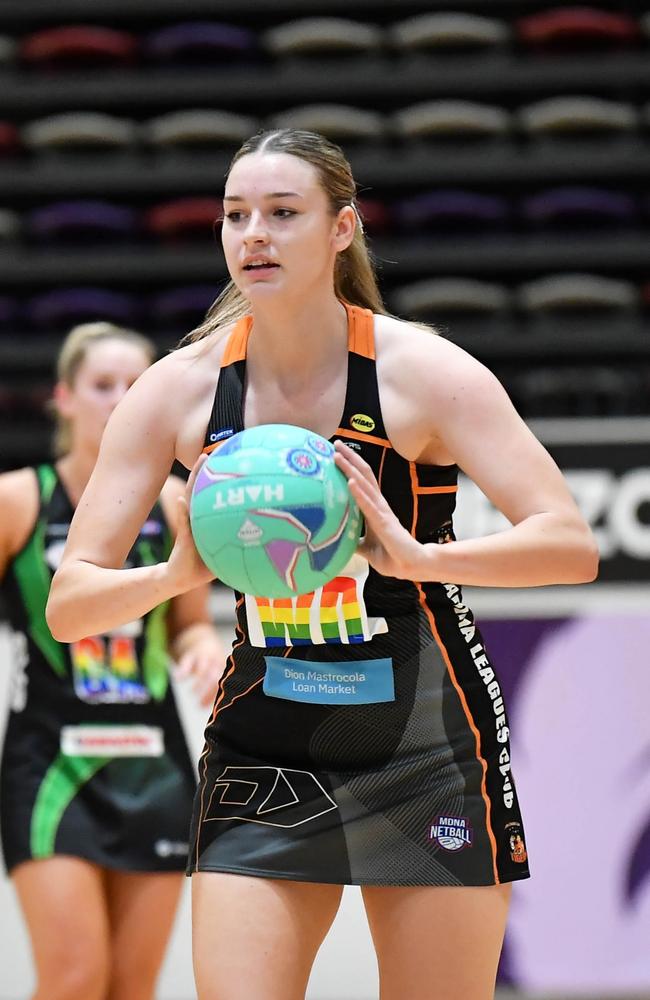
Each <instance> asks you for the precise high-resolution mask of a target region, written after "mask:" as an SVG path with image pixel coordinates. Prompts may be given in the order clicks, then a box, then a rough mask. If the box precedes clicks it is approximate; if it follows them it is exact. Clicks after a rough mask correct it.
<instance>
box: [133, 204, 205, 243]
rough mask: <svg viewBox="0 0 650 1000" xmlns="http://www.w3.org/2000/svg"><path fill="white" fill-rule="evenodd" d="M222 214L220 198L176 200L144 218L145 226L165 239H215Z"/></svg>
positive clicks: (154, 208)
mask: <svg viewBox="0 0 650 1000" xmlns="http://www.w3.org/2000/svg"><path fill="white" fill-rule="evenodd" d="M222 213H223V204H222V202H221V200H220V199H219V198H176V199H174V201H169V202H165V203H164V204H162V205H155V206H154V207H153V208H151V209H150V210H149V211H148V212H147V213H146V215H145V225H146V227H147V229H148V230H149V231H150V232H152V233H154V234H155V235H156V236H161V237H164V238H184V237H191V238H194V237H197V236H198V237H203V236H205V237H212V234H213V232H214V226H215V223H216V221H217V220H219V219H220V218H221V215H222Z"/></svg>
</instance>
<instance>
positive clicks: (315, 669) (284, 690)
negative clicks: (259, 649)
mask: <svg viewBox="0 0 650 1000" xmlns="http://www.w3.org/2000/svg"><path fill="white" fill-rule="evenodd" d="M264 660H265V661H266V674H265V676H264V685H263V690H264V694H266V695H269V696H270V697H272V698H284V699H286V700H287V701H306V702H309V703H310V704H312V705H371V704H374V703H376V702H383V701H395V682H394V678H393V661H392V659H391V658H390V657H388V658H386V659H380V660H347V661H345V662H341V661H339V662H336V663H319V662H316V661H313V660H297V659H293V658H291V657H289V656H265V657H264Z"/></svg>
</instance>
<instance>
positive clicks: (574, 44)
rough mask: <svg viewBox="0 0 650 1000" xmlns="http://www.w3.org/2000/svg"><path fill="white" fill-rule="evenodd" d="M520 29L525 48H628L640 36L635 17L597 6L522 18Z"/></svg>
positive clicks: (563, 8) (557, 9)
mask: <svg viewBox="0 0 650 1000" xmlns="http://www.w3.org/2000/svg"><path fill="white" fill-rule="evenodd" d="M516 29H517V36H518V38H519V39H520V41H521V42H523V43H524V44H525V45H528V46H530V47H533V48H543V49H549V50H558V49H561V48H565V47H571V48H592V47H594V46H598V47H601V46H606V47H611V46H620V45H624V46H627V45H631V44H633V43H635V42H636V41H637V40H638V38H639V35H640V27H639V23H638V21H637V20H636V19H635V18H633V17H631V16H629V15H627V14H624V13H613V12H610V11H606V10H599V9H597V8H595V7H556V8H553V9H551V10H547V11H542V12H541V13H538V14H531V15H529V16H528V17H522V18H521V19H519V20H518V21H517V23H516Z"/></svg>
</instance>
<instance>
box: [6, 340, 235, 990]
mask: <svg viewBox="0 0 650 1000" xmlns="http://www.w3.org/2000/svg"><path fill="white" fill-rule="evenodd" d="M154 357H155V348H154V345H153V344H152V343H151V342H150V341H148V340H147V339H145V338H144V337H142V336H141V335H140V334H138V333H135V332H133V331H130V330H125V329H122V328H120V327H115V326H113V325H111V324H109V323H90V324H84V325H83V326H79V327H76V328H75V329H73V330H72V331H71V333H70V334H69V335H68V337H67V339H66V340H65V342H64V344H63V346H62V349H61V351H60V354H59V359H58V373H57V374H58V381H57V384H56V388H55V393H54V401H53V407H54V410H55V413H56V420H57V434H56V442H55V451H56V455H57V458H56V461H55V462H54V463H53V464H43V465H40V466H38V467H37V468H22V469H19V470H17V471H14V472H7V473H4V474H3V475H2V476H0V580H1V586H2V591H3V596H4V599H5V604H6V607H7V614H8V618H9V622H10V625H11V629H12V649H13V666H14V683H13V692H12V699H11V711H10V716H9V721H8V726H7V731H6V736H5V744H4V751H3V758H2V787H1V798H0V809H1V823H2V846H3V852H4V859H5V865H6V868H7V870H8V871H9V873H10V875H11V877H12V879H13V883H14V886H15V888H16V891H17V894H18V899H19V902H20V905H21V907H22V911H23V914H24V916H25V920H26V922H27V926H28V929H29V934H30V938H31V945H32V951H33V957H34V962H35V966H36V976H37V988H36V992H35V994H34V998H35V1000H151V997H152V996H153V993H154V988H155V983H156V980H157V977H158V973H159V969H160V965H161V962H162V958H163V955H164V951H165V947H166V944H167V941H168V938H169V934H170V931H171V928H172V924H173V919H174V914H175V912H176V907H177V903H178V899H179V893H180V890H181V886H182V871H183V869H184V867H185V863H186V853H187V840H188V827H189V820H190V813H191V807H192V798H193V794H194V789H195V784H196V780H195V772H194V767H193V765H192V763H191V761H190V757H189V753H188V749H187V745H186V742H185V738H184V735H183V731H182V726H181V721H180V718H179V715H178V711H177V707H176V703H175V699H174V694H173V691H172V687H171V685H170V680H169V670H170V666H171V663H172V659H173V660H174V661H175V662H176V663H177V664H178V667H177V672H178V674H179V676H186V677H190V678H191V679H192V681H193V683H194V686H195V689H196V694H197V696H198V697H199V698H200V700H201V703H202V704H208V703H211V701H212V699H213V697H214V694H215V690H216V687H217V683H218V680H219V677H220V675H221V672H222V669H223V663H224V658H223V652H222V648H221V645H220V642H219V639H218V636H217V633H216V630H215V628H214V627H213V625H212V624H211V622H210V619H209V615H208V586H207V585H202V586H199V587H196V588H194V589H192V590H189V591H187V592H186V593H184V594H182V595H181V596H179V597H176V598H174V599H173V600H171V601H168V602H165V603H163V604H161V605H159V606H157V607H154V608H152V609H151V610H150V611H149V612H148V613H147V614H145V615H143V616H142V617H140V618H138V619H137V620H135V621H131V622H130V623H128V624H127V625H125V626H124V627H121V628H117V629H114V630H112V631H111V632H110V633H107V634H105V635H92V636H89V637H88V638H82V639H80V641H78V642H74V643H70V644H67V643H60V642H57V641H55V640H54V639H53V638H52V635H51V634H50V631H49V629H48V627H47V624H46V621H45V605H46V602H47V597H48V593H49V588H50V581H51V578H52V575H53V573H54V571H55V569H56V567H57V565H58V562H59V560H60V557H61V554H62V551H63V547H64V544H65V540H66V537H67V533H68V528H69V525H70V522H71V520H72V516H73V513H74V511H75V508H76V507H77V505H78V504H79V503H80V501H81V497H82V494H83V491H84V488H85V486H86V483H87V481H88V479H89V477H90V474H91V472H92V469H93V466H94V464H95V461H96V458H97V454H98V452H99V447H100V441H101V438H102V434H103V431H104V427H105V425H106V422H107V421H108V418H109V416H110V415H111V413H112V411H113V410H114V408H115V406H116V405H117V403H118V402H119V401H120V400H121V399H122V397H123V396H124V395H125V393H126V392H127V390H128V389H129V388H130V387H131V385H132V384H133V383H134V382H135V381H136V379H137V378H138V377H139V376H140V375H141V374H142V373H143V372H144V370H145V369H146V368H148V367H149V365H150V364H151V362H152V361H153V360H154ZM183 490H184V484H183V482H182V480H180V479H177V478H176V477H174V476H170V477H169V478H168V479H167V481H166V482H165V484H164V486H163V488H162V491H161V494H160V497H159V499H158V500H157V501H156V503H155V504H154V505H153V508H152V509H151V511H150V512H148V514H147V516H146V519H145V520H144V522H143V524H142V525H141V527H140V530H139V532H138V534H137V538H135V540H134V543H133V546H132V547H131V550H130V552H129V555H128V557H127V560H126V565H127V566H132V567H134V566H151V565H154V564H156V563H158V562H161V561H163V560H164V559H166V558H167V555H168V553H169V551H170V550H171V548H172V546H173V537H174V534H175V523H176V512H177V498H178V496H179V495H180V494H182V493H183Z"/></svg>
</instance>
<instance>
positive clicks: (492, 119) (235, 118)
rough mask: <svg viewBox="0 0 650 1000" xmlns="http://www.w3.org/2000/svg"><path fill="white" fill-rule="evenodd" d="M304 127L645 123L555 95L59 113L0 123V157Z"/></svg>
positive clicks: (632, 113)
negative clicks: (508, 101) (520, 101)
mask: <svg viewBox="0 0 650 1000" xmlns="http://www.w3.org/2000/svg"><path fill="white" fill-rule="evenodd" d="M286 126H291V127H293V128H305V129H313V130H317V131H319V132H321V133H323V134H325V135H328V136H329V137H330V138H332V139H334V140H337V141H340V142H346V143H347V144H348V145H351V144H352V145H353V144H357V143H365V144H367V143H373V142H382V141H390V140H399V141H409V140H413V139H417V140H420V139H425V140H435V141H440V140H444V139H451V140H459V139H460V140H476V139H493V138H506V137H509V136H511V137H515V136H517V137H519V138H528V139H539V138H544V139H555V140H557V139H562V138H565V137H567V136H568V137H570V138H571V139H572V140H575V139H580V138H590V137H595V136H597V137H598V138H599V139H600V140H602V139H608V138H609V139H616V138H619V137H629V136H633V135H636V134H639V133H642V132H643V130H648V129H650V102H646V103H645V104H643V105H640V106H635V105H633V104H630V103H629V102H623V101H612V100H604V99H602V98H596V97H591V96H587V95H562V96H558V97H553V98H548V99H545V100H542V101H535V102H534V103H531V104H527V105H523V106H522V107H520V108H519V109H516V110H514V111H512V110H510V109H508V108H504V107H500V106H498V105H493V104H485V103H479V102H477V101H465V100H436V101H422V102H418V103H417V104H413V105H410V106H408V107H404V108H400V109H399V110H397V111H395V112H392V113H391V114H386V113H383V114H382V113H381V112H378V111H373V110H368V109H366V108H360V107H353V106H351V105H345V104H308V105H301V106H296V107H292V108H287V109H285V110H283V111H282V112H280V113H278V114H275V115H272V116H270V117H268V118H265V119H264V120H262V119H259V118H255V117H252V116H250V115H242V114H236V113H233V112H231V111H225V110H221V109H213V108H195V109H188V110H182V111H171V112H166V113H165V114H163V115H156V116H155V117H152V118H150V119H148V120H146V121H139V120H136V119H133V118H125V117H121V116H117V115H111V114H105V113H101V112H97V111H66V112H63V113H60V114H53V115H47V116H45V117H44V118H40V119H37V120H34V121H30V122H27V123H26V124H24V125H23V126H22V127H20V128H19V127H18V126H16V125H15V124H12V123H11V122H7V121H4V122H3V121H0V155H1V154H3V153H4V154H13V153H16V152H18V151H19V150H20V149H21V147H22V148H23V149H24V150H27V151H31V152H35V153H47V152H50V151H59V152H60V151H80V150H93V149H95V150H98V151H101V152H102V153H106V152H108V151H109V150H111V149H115V150H124V149H132V148H134V147H136V146H142V147H144V148H149V149H152V150H165V149H183V148H188V149H191V150H194V149H199V148H200V149H206V150H209V149H221V148H230V147H236V146H238V145H239V144H240V143H241V142H242V141H243V140H244V139H246V138H247V137H248V136H249V135H252V134H253V133H254V132H256V131H257V130H258V129H259V128H261V127H266V128H284V127H286Z"/></svg>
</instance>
